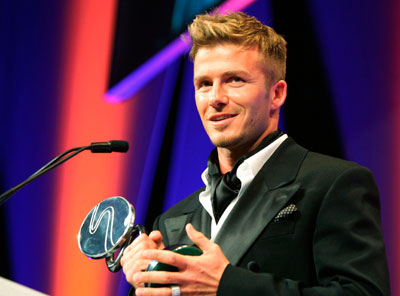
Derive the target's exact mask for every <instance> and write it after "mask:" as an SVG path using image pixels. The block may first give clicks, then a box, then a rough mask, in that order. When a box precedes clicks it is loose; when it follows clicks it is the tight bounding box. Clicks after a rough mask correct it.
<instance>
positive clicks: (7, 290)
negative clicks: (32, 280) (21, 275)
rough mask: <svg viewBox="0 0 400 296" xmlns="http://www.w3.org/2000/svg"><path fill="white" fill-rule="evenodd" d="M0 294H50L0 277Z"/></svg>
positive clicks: (2, 295) (9, 295)
mask: <svg viewBox="0 0 400 296" xmlns="http://www.w3.org/2000/svg"><path fill="white" fill-rule="evenodd" d="M0 296H48V295H47V294H43V293H41V292H38V291H36V290H33V289H31V288H28V287H25V286H23V285H20V284H18V283H16V282H13V281H10V280H8V279H5V278H3V277H0Z"/></svg>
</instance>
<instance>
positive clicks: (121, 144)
mask: <svg viewBox="0 0 400 296" xmlns="http://www.w3.org/2000/svg"><path fill="white" fill-rule="evenodd" d="M128 148H129V145H128V143H127V142H125V141H110V142H94V143H92V144H90V145H89V146H84V147H75V148H72V149H69V150H67V151H65V152H64V153H62V154H60V155H58V156H57V157H55V158H54V159H52V160H51V161H50V162H48V163H47V164H46V165H44V166H43V167H42V168H40V169H39V170H37V171H36V172H34V173H33V174H32V175H30V176H29V177H28V178H27V179H26V180H24V181H22V182H21V183H19V184H18V185H16V186H14V187H12V188H11V189H9V190H7V191H6V192H4V193H3V194H2V195H0V206H1V205H2V204H3V203H5V202H6V201H7V200H8V199H9V198H10V197H11V196H13V195H14V194H15V193H16V192H17V191H18V190H20V189H21V188H22V187H24V186H25V185H27V184H29V183H30V182H32V181H33V180H35V179H37V178H39V177H40V176H41V175H43V174H45V173H47V172H48V171H50V170H52V169H54V168H55V167H57V166H59V165H60V164H62V163H64V162H66V161H67V160H68V159H71V158H72V157H74V156H75V155H77V154H79V153H81V152H82V151H84V150H88V149H90V150H91V151H92V152H93V153H102V152H107V153H109V152H112V151H117V152H126V151H128Z"/></svg>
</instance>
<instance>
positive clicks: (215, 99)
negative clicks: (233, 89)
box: [209, 83, 229, 108]
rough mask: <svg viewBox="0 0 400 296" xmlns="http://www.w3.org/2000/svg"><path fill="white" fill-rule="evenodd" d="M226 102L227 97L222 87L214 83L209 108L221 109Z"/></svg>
mask: <svg viewBox="0 0 400 296" xmlns="http://www.w3.org/2000/svg"><path fill="white" fill-rule="evenodd" d="M228 101H229V100H228V96H227V95H226V93H225V91H224V89H223V87H222V86H221V85H219V84H218V83H214V84H213V89H212V92H211V97H210V102H209V104H210V106H212V107H214V108H221V107H223V106H225V105H226V104H228Z"/></svg>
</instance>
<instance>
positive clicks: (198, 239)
mask: <svg viewBox="0 0 400 296" xmlns="http://www.w3.org/2000/svg"><path fill="white" fill-rule="evenodd" d="M186 233H187V235H188V236H189V238H190V240H191V241H192V242H194V243H195V244H196V245H197V246H198V247H199V248H200V249H201V250H202V251H203V252H206V251H208V250H209V249H210V248H211V247H212V246H213V245H214V243H213V242H212V241H210V240H209V239H208V238H207V237H206V236H205V235H204V234H203V233H201V232H200V231H197V230H196V229H194V227H193V225H192V224H191V223H188V224H186Z"/></svg>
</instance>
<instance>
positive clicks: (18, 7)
mask: <svg viewBox="0 0 400 296" xmlns="http://www.w3.org/2000/svg"><path fill="white" fill-rule="evenodd" d="M164 2H165V3H163V7H158V8H157V5H159V4H158V3H157V2H152V1H143V2H139V1H132V0H131V1H123V0H120V1H117V0H96V1H94V0H85V1H79V0H68V1H66V0H61V1H50V0H39V1H24V0H14V1H2V2H0V30H1V33H2V34H1V36H3V42H2V46H1V47H0V135H1V139H2V142H1V145H0V191H1V192H3V191H5V190H7V189H9V188H10V187H12V186H14V185H16V184H17V183H19V182H21V181H22V180H23V179H25V178H26V177H28V176H29V175H30V174H32V173H33V172H34V171H35V170H37V169H38V168H40V167H41V166H42V165H43V164H45V163H46V162H47V161H49V160H50V159H51V158H53V157H54V156H56V155H57V154H60V153H61V152H63V151H64V150H67V149H69V148H72V147H76V146H84V145H87V144H89V143H91V142H96V141H108V140H113V139H122V140H127V141H129V143H130V150H129V152H128V153H127V154H117V153H112V154H91V153H90V152H84V153H82V154H81V155H79V156H77V157H76V158H73V159H72V160H70V161H68V162H67V163H65V164H63V165H62V166H61V167H59V168H57V169H55V170H54V171H52V172H50V173H48V174H47V175H45V176H43V177H41V178H40V179H38V180H36V181H34V182H33V183H31V184H29V185H28V186H27V187H25V188H23V189H22V190H21V191H19V192H18V193H17V194H16V195H15V196H13V197H12V198H11V199H10V200H9V201H8V202H7V203H6V204H4V205H3V206H2V207H0V239H1V244H0V251H1V253H2V255H3V256H1V258H0V271H1V276H3V277H6V278H9V279H11V280H13V281H16V282H18V283H21V284H23V285H26V286H29V287H31V288H34V289H37V290H39V291H42V292H44V293H47V294H51V295H104V296H105V295H126V293H127V290H128V288H129V287H128V285H127V284H126V282H125V279H124V276H123V274H122V273H121V272H119V273H116V274H112V273H110V272H109V271H108V270H107V268H106V265H105V262H104V261H103V260H89V259H87V258H86V257H85V256H84V255H83V254H81V253H80V251H79V248H78V245H77V239H76V236H77V233H78V230H79V227H80V224H81V222H82V220H83V219H84V217H85V216H86V214H87V213H88V212H89V210H90V209H91V208H92V207H93V206H94V205H95V204H96V203H98V202H100V201H102V200H103V199H105V198H108V197H110V196H116V195H121V196H124V197H126V198H127V199H128V200H130V202H131V203H132V204H134V206H135V208H136V222H137V223H141V224H145V225H146V226H147V227H148V228H151V225H152V221H153V220H154V218H155V217H156V216H157V215H158V214H160V213H161V212H162V211H164V210H165V209H167V208H168V207H170V206H171V205H173V204H174V203H176V202H177V201H179V200H181V199H183V198H184V197H185V196H186V195H187V194H189V193H191V192H192V191H194V190H195V189H197V188H198V187H200V186H202V184H201V179H200V174H201V172H202V171H203V170H204V168H205V166H206V160H207V157H208V154H209V152H210V150H211V149H212V145H211V144H210V142H209V140H208V138H207V136H206V134H205V133H204V131H203V129H202V126H201V123H200V120H199V118H198V116H197V114H196V108H195V104H194V97H193V96H194V94H193V87H192V71H193V66H192V63H191V62H190V60H189V59H188V57H187V48H188V46H187V44H184V43H182V42H180V41H179V39H176V34H178V33H179V32H180V31H179V30H182V23H185V22H187V19H190V18H191V17H192V16H193V13H194V12H196V11H199V10H202V9H205V7H213V6H218V5H219V6H220V7H222V8H221V9H222V10H223V9H230V10H244V11H246V12H248V13H249V14H252V15H254V16H256V17H258V18H259V19H260V20H262V21H263V22H264V23H266V24H268V25H271V26H273V27H274V28H276V30H277V31H278V32H279V33H281V34H283V35H284V36H285V38H286V39H287V40H288V54H289V58H288V75H287V81H288V84H289V92H288V99H287V102H286V104H285V107H284V108H283V111H282V126H281V128H282V129H284V130H285V131H286V132H287V133H288V134H289V135H290V136H293V137H294V138H295V139H296V140H297V141H298V142H299V143H300V144H302V145H304V146H306V147H307V148H309V149H311V150H314V151H318V152H322V153H327V154H330V155H333V156H339V157H343V158H345V159H348V160H353V161H356V162H358V163H360V164H362V165H364V166H367V167H368V168H370V169H371V170H372V172H373V173H374V175H375V178H376V181H377V183H378V186H379V189H380V192H381V204H382V223H383V229H384V235H385V241H386V246H387V252H388V257H389V265H390V271H391V279H392V294H393V295H397V294H399V293H400V285H399V283H398V281H395V279H397V278H398V277H399V266H400V265H399V261H400V259H399V254H398V251H396V250H398V249H399V246H400V243H399V241H398V239H397V238H398V237H400V230H399V229H400V227H399V226H398V224H399V223H400V220H399V218H397V216H398V215H396V213H397V212H398V211H399V210H400V204H399V202H398V200H397V198H396V197H397V196H398V195H399V194H400V185H399V182H398V180H397V179H398V176H399V173H400V153H399V151H400V140H399V127H400V122H399V119H398V118H400V105H399V99H398V97H399V95H400V78H399V77H400V58H399V56H398V52H400V20H399V18H398V16H397V13H396V12H398V11H400V5H399V4H398V1H396V0H390V1H385V3H384V4H383V2H382V3H381V2H378V1H372V0H364V1H361V0H359V1H356V0H353V1H348V0H346V1H345V0H338V1H330V2H329V1H328V2H327V1H322V0H308V1H307V0H302V1H289V0H283V1H282V0H258V1H257V0H253V1H225V2H223V1H204V3H203V2H201V1H198V2H199V3H200V2H201V3H202V4H201V5H199V6H198V7H194V8H193V7H191V8H190V7H186V6H185V2H184V1H176V2H175V1H172V0H171V1H164ZM196 2H197V1H196ZM161 8H162V9H161ZM166 14H168V15H171V16H172V17H171V18H169V19H168V18H166V17H165V15H166ZM129 19H131V20H133V19H134V21H135V22H134V24H132V23H129V22H128V24H127V23H126V22H125V21H126V20H129ZM121 20H124V21H121ZM177 22H178V25H177ZM124 24H126V25H125V27H124ZM149 24H152V25H149ZM179 24H180V25H179ZM128 26H131V27H129V28H128ZM165 26H167V27H168V28H171V29H170V30H169V31H168V33H165V34H164V33H163V34H161V35H162V36H159V35H160V34H156V33H154V32H156V31H157V29H159V30H161V28H162V30H164V31H165ZM129 30H133V31H134V32H136V33H135V34H134V35H132V39H133V40H132V41H131V42H133V43H132V44H131V45H130V47H128V49H126V48H125V47H123V44H124V43H123V42H122V43H121V40H123V38H126V36H128V37H129V36H131V35H130V33H129V32H130V31H129ZM126 31H128V32H126ZM164 31H163V32H164ZM141 35H144V36H145V39H140V38H139V37H140V36H141ZM142 37H143V36H142ZM149 47H150V48H151V49H154V52H151V54H148V56H145V59H144V60H140V59H139V56H141V57H142V56H143V52H144V53H147V49H148V48H149ZM143 49H146V50H143ZM154 56H155V58H154ZM132 57H134V59H132ZM136 57H137V59H136ZM149 60H150V62H148V61H149ZM146 61H147V62H146ZM143 63H145V65H147V66H142V65H143ZM124 64H126V65H129V67H123V66H121V65H124ZM123 83H127V84H123ZM118 87H120V88H118Z"/></svg>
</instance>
